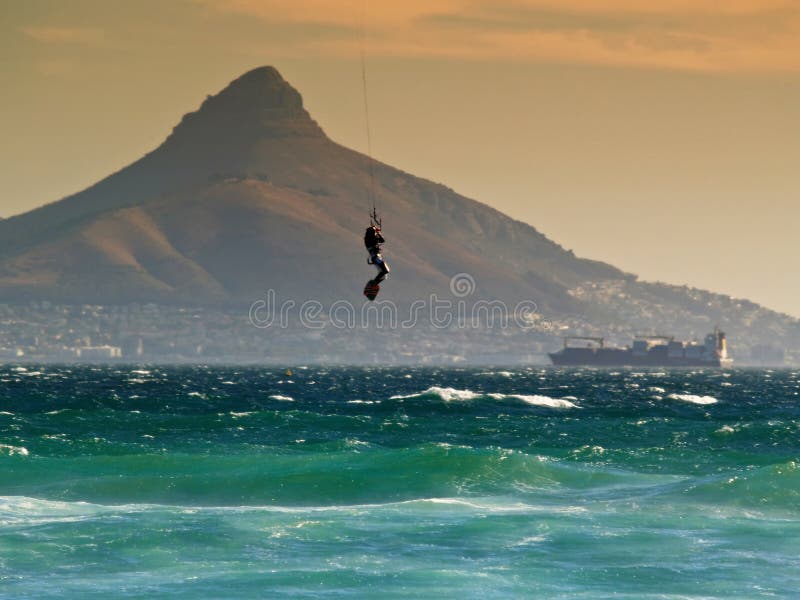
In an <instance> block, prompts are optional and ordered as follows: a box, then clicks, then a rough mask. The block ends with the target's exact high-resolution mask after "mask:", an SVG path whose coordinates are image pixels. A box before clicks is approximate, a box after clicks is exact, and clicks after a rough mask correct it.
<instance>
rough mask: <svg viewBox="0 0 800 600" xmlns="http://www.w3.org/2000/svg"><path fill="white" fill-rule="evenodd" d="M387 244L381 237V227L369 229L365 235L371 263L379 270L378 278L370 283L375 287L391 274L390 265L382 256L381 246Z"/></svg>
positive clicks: (372, 226) (375, 226)
mask: <svg viewBox="0 0 800 600" xmlns="http://www.w3.org/2000/svg"><path fill="white" fill-rule="evenodd" d="M385 242H386V240H385V239H383V236H382V235H381V228H380V225H370V226H369V227H367V231H366V233H365V234H364V245H365V246H366V247H367V252H369V263H370V264H373V265H375V268H376V269H378V275H377V277H375V279H373V280H371V281H370V283H373V284H375V285H378V284H380V282H381V281H383V280H384V279H386V276H387V275H388V274H389V265H387V264H386V261H385V260H383V256H382V255H381V244H383V243H385Z"/></svg>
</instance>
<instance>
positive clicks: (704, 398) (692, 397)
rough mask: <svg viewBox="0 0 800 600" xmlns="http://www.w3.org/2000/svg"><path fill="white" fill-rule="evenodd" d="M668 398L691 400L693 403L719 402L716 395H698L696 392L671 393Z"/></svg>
mask: <svg viewBox="0 0 800 600" xmlns="http://www.w3.org/2000/svg"><path fill="white" fill-rule="evenodd" d="M667 398H671V399H672V400H682V401H683V402H691V403H692V404H716V403H717V402H718V400H717V399H716V398H714V396H698V395H696V394H670V395H669V396H667Z"/></svg>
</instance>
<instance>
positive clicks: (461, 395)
mask: <svg viewBox="0 0 800 600" xmlns="http://www.w3.org/2000/svg"><path fill="white" fill-rule="evenodd" d="M422 396H438V397H439V398H441V399H442V400H444V401H445V402H451V401H453V400H456V401H458V400H461V401H463V400H474V399H475V398H479V397H480V394H477V393H475V392H473V391H470V390H457V389H455V388H451V387H446V388H443V387H439V386H433V387H429V388H428V389H427V390H425V391H424V392H418V393H416V394H407V395H402V394H401V395H397V396H392V397H391V400H404V399H406V398H421V397H422Z"/></svg>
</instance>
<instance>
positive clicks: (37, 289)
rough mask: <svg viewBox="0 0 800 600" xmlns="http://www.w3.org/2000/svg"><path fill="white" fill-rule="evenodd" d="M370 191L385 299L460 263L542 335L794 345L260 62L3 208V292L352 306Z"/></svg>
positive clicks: (794, 329) (775, 324)
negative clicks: (600, 248) (528, 315)
mask: <svg viewBox="0 0 800 600" xmlns="http://www.w3.org/2000/svg"><path fill="white" fill-rule="evenodd" d="M373 181H374V184H373V183H372V182H373ZM370 190H372V192H373V193H374V196H375V199H376V202H377V204H378V206H379V208H380V210H381V212H382V214H383V217H384V223H385V235H386V237H387V240H388V243H387V245H386V255H387V258H388V260H389V262H390V264H391V265H392V268H393V272H392V275H391V279H390V280H389V281H387V283H386V284H385V286H384V290H385V291H384V293H383V295H382V298H384V299H390V300H392V301H394V302H396V303H397V304H398V305H409V304H410V303H412V302H413V301H415V300H419V299H426V298H429V296H430V294H432V293H436V294H439V295H441V296H446V295H448V294H450V293H451V290H450V282H451V278H452V277H453V276H454V275H456V274H458V273H467V274H469V276H470V277H471V278H472V281H474V282H475V288H474V290H473V292H472V293H471V294H470V299H471V300H473V301H474V300H478V299H492V300H502V301H506V302H509V303H512V302H519V301H521V300H531V301H533V302H535V303H536V305H537V307H538V312H539V314H540V316H541V317H542V318H543V323H545V325H543V326H542V327H543V328H542V331H541V333H542V334H547V335H552V336H556V335H558V334H560V333H563V332H565V331H571V332H576V333H577V332H583V333H589V332H591V333H595V332H598V331H604V332H606V333H611V334H612V335H614V334H616V335H618V336H620V337H625V336H627V335H629V334H631V333H634V332H638V331H643V330H645V329H646V330H652V329H655V328H658V329H659V330H661V331H670V332H675V333H678V334H681V335H702V334H704V333H705V330H706V329H708V328H709V327H713V325H714V324H716V323H719V324H720V325H721V326H722V327H725V328H727V329H728V330H729V334H730V335H731V338H732V339H734V340H735V339H736V338H737V336H738V337H739V339H740V340H744V339H747V340H748V341H747V344H750V345H755V344H758V343H760V342H765V343H766V342H767V341H768V342H770V343H779V344H784V345H787V346H791V347H794V346H795V345H796V346H798V347H800V333H798V325H797V321H796V320H794V319H791V318H789V317H786V316H785V315H780V314H777V313H774V312H771V311H768V310H766V309H763V308H761V307H757V306H755V305H753V304H751V303H742V302H737V301H734V300H732V299H728V298H726V297H724V296H719V295H709V296H708V297H709V298H712V300H708V299H704V300H703V301H698V300H697V299H696V298H695V296H696V294H695V291H692V290H687V289H684V288H675V287H670V286H665V285H659V284H644V283H640V282H637V281H636V278H635V276H633V275H630V274H626V273H623V272H621V271H620V270H618V269H616V268H614V267H613V266H610V265H607V264H604V263H600V262H596V261H592V260H586V259H581V258H578V257H576V256H574V255H573V254H572V253H571V252H570V251H567V250H565V249H564V248H562V247H561V246H559V245H558V244H557V243H555V242H553V241H551V240H549V239H547V238H546V237H545V236H544V235H542V234H541V233H540V232H538V231H537V230H536V229H534V228H533V227H531V226H529V225H527V224H525V223H521V222H519V221H515V220H513V219H511V218H509V217H507V216H505V215H503V214H502V213H500V212H498V211H496V210H494V209H492V208H490V207H489V206H487V205H485V204H481V203H479V202H476V201H474V200H470V199H468V198H465V197H463V196H461V195H459V194H458V193H456V192H454V191H453V190H451V189H449V188H447V187H445V186H442V185H439V184H436V183H433V182H430V181H426V180H423V179H420V178H418V177H414V176H413V175H411V174H408V173H405V172H403V171H401V170H398V169H396V168H393V167H390V166H388V165H385V164H381V163H377V162H371V161H370V160H369V159H368V158H367V157H365V156H364V155H362V154H359V153H357V152H354V151H352V150H349V149H347V148H344V147H342V146H340V145H338V144H336V143H335V142H333V141H332V140H330V139H329V138H328V137H327V136H326V135H325V134H324V132H323V131H322V129H321V128H320V127H319V125H318V124H317V123H316V122H315V121H314V120H312V118H311V117H310V115H309V114H308V112H307V111H306V110H305V109H304V108H303V103H302V99H301V97H300V94H299V93H298V92H297V91H296V90H295V89H294V88H292V87H291V86H290V85H289V84H288V83H287V82H286V81H284V79H283V78H282V77H281V76H280V74H279V73H278V72H277V71H276V70H275V69H273V68H270V67H262V68H259V69H255V70H253V71H250V72H248V73H245V74H244V75H242V76H241V77H239V78H238V79H236V80H235V81H233V82H232V83H231V84H230V85H229V86H228V87H226V88H225V89H224V90H222V91H221V92H220V93H218V94H216V95H214V96H209V97H208V98H207V99H206V100H205V102H203V104H202V105H201V107H200V108H199V109H198V110H197V111H195V112H192V113H189V114H187V115H185V116H184V117H183V119H182V120H181V122H180V123H179V124H178V125H177V126H176V127H175V128H174V130H173V131H172V133H171V134H170V135H169V137H168V138H167V139H166V141H165V142H164V143H163V144H162V145H160V146H159V147H158V148H156V149H155V150H154V151H152V152H150V153H149V154H147V155H146V156H144V157H143V158H141V159H140V160H138V161H136V162H135V163H133V164H131V165H129V166H128V167H126V168H124V169H122V170H121V171H119V172H117V173H114V174H112V175H110V176H109V177H107V178H106V179H104V180H102V181H100V182H98V183H97V184H95V185H93V186H92V187H90V188H88V189H86V190H84V191H82V192H80V193H78V194H75V195H73V196H70V197H67V198H64V199H62V200H60V201H58V202H54V203H52V204H48V205H45V206H42V207H41V208H38V209H36V210H33V211H30V212H28V213H25V214H23V215H19V216H16V217H12V218H9V219H6V220H3V221H0V301H2V302H6V303H9V302H12V303H13V302H25V301H29V300H32V299H35V300H42V299H43V300H48V301H53V302H58V303H62V304H87V303H90V304H106V305H124V304H128V303H131V302H137V303H142V302H153V303H158V304H164V305H173V306H174V305H191V306H209V307H215V308H225V309H230V310H233V311H240V310H242V309H245V308H246V307H248V306H250V305H251V304H252V302H254V301H255V300H258V299H260V298H263V297H264V294H265V292H266V290H275V291H276V293H277V294H278V296H279V298H282V299H292V300H296V301H300V302H302V301H305V300H309V299H314V300H319V301H320V302H322V303H332V302H335V301H337V300H348V301H351V302H359V303H360V302H361V301H362V298H361V294H360V292H361V288H362V286H363V284H364V282H365V281H366V279H367V278H368V277H371V276H372V274H373V272H374V271H373V270H372V267H370V266H368V265H366V263H365V253H364V250H363V246H362V243H361V236H362V235H363V230H364V227H365V226H366V224H367V214H368V211H369V208H370V207H371V199H370V195H371V193H370ZM535 201H536V199H532V202H535ZM542 209H543V210H546V206H543V208H542ZM704 298H705V296H704ZM754 314H757V315H758V316H757V318H755V317H754V316H753V315H754ZM734 346H735V343H734Z"/></svg>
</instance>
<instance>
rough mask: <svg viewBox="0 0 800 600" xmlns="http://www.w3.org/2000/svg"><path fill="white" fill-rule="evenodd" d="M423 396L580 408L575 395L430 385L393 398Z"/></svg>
mask: <svg viewBox="0 0 800 600" xmlns="http://www.w3.org/2000/svg"><path fill="white" fill-rule="evenodd" d="M423 396H438V397H439V398H441V399H442V400H444V401H445V402H453V401H461V402H464V401H469V400H475V399H477V398H491V399H492V400H508V399H512V400H521V401H522V402H525V403H527V404H530V405H532V406H546V407H549V408H578V406H577V405H576V404H574V403H573V402H571V401H570V400H572V399H575V398H574V396H570V397H569V398H551V397H550V396H542V395H539V394H533V395H525V394H499V393H488V394H484V393H481V392H473V391H472V390H457V389H455V388H450V387H446V388H443V387H438V386H433V387H429V388H428V389H427V390H425V391H423V392H419V393H416V394H407V395H397V396H392V397H391V399H392V400H402V399H405V398H420V397H423Z"/></svg>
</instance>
